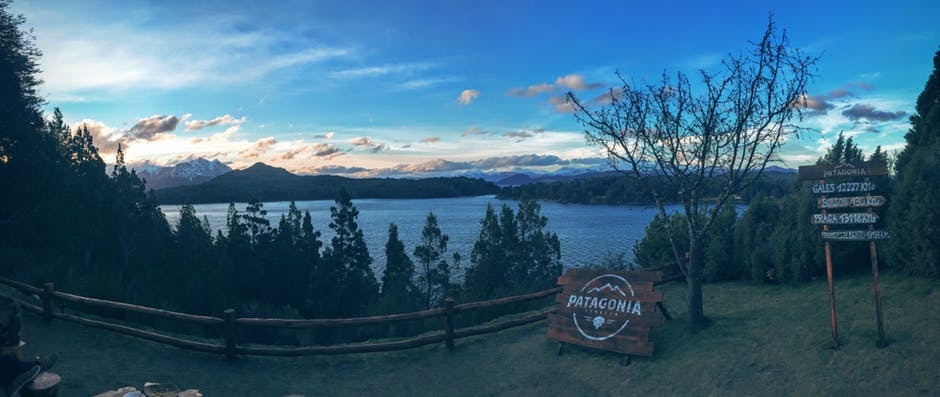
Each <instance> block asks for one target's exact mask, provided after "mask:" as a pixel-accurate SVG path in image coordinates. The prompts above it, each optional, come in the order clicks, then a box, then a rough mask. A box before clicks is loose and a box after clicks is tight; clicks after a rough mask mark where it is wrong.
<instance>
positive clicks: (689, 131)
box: [567, 18, 816, 328]
mask: <svg viewBox="0 0 940 397" xmlns="http://www.w3.org/2000/svg"><path fill="white" fill-rule="evenodd" d="M815 63H816V59H814V58H810V57H807V56H805V55H803V54H802V53H801V52H800V51H798V50H796V49H794V48H792V47H790V45H789V40H788V39H787V35H786V32H778V30H777V28H776V27H775V25H774V23H773V20H772V18H771V20H770V21H769V22H768V25H767V29H766V31H765V33H764V35H763V36H762V37H761V39H760V40H759V41H757V42H755V43H753V47H752V48H751V49H750V50H749V51H746V52H742V53H738V54H730V55H728V56H726V57H725V58H724V60H723V61H722V64H721V68H720V70H718V71H715V72H710V71H705V70H702V71H700V73H699V77H700V82H699V83H696V84H693V83H691V82H690V81H689V77H688V76H687V75H686V74H684V73H681V72H679V73H676V76H675V78H670V77H669V76H668V75H667V74H665V73H664V74H663V78H662V80H661V81H660V82H659V83H656V84H648V83H639V84H631V83H629V82H627V81H626V80H625V79H624V78H623V77H622V76H621V82H622V83H623V85H622V87H621V88H619V89H611V90H610V92H609V94H610V95H609V98H610V102H609V103H608V104H606V105H601V106H599V107H598V108H596V109H593V108H591V107H590V104H588V103H586V102H583V101H581V100H580V99H578V98H577V97H576V96H575V95H574V94H572V93H568V95H567V98H568V100H569V102H570V103H571V104H572V106H573V108H574V110H575V117H576V118H577V120H578V121H579V122H580V123H581V124H582V125H583V126H584V128H585V133H586V138H587V140H588V142H590V143H591V144H593V145H596V146H598V147H600V148H601V149H603V150H604V153H605V154H606V156H607V158H608V160H609V162H610V164H611V166H612V167H614V168H615V169H617V170H622V171H623V172H625V173H627V174H628V175H631V176H633V177H635V178H638V179H640V180H643V179H644V178H646V177H648V176H651V175H652V176H657V177H658V178H660V179H662V180H663V181H665V185H666V186H667V188H668V189H669V191H674V192H677V195H678V201H679V202H680V203H681V204H682V208H683V211H684V212H685V214H686V225H685V227H684V229H685V230H684V231H682V232H681V236H682V237H684V238H685V239H687V240H688V241H689V261H688V262H689V263H688V270H689V271H688V273H689V274H688V277H687V280H688V287H689V302H688V305H689V323H690V325H691V326H692V327H693V328H698V327H700V326H702V325H703V324H704V323H705V314H704V310H703V303H702V267H703V265H704V252H705V247H704V246H703V236H704V234H705V231H706V230H707V229H708V227H709V224H710V223H711V222H712V220H713V219H715V215H716V213H717V212H718V211H720V210H721V208H723V206H724V204H725V203H726V202H728V200H730V199H731V198H732V197H734V195H736V194H738V193H739V192H740V191H741V190H742V189H744V188H745V187H747V186H749V185H751V184H753V183H754V181H755V180H757V179H758V178H759V177H760V176H761V174H762V173H763V171H764V168H765V167H766V166H767V164H769V163H770V162H771V161H773V160H775V154H776V152H777V149H778V148H779V147H780V145H781V144H782V143H783V141H784V139H783V138H784V137H785V136H786V135H788V134H791V133H794V132H796V127H794V126H792V125H791V124H790V121H791V120H792V119H793V117H794V116H795V115H798V114H799V109H800V106H801V105H802V102H801V99H803V98H805V92H806V84H807V81H808V80H809V79H810V77H811V73H810V68H811V67H813V65H814V64H815ZM711 180H718V181H720V183H719V186H720V188H719V190H718V192H717V193H716V194H715V195H714V197H706V196H705V195H704V194H703V193H704V192H705V187H706V186H707V184H708V183H709V181H711ZM647 187H648V188H649V189H650V191H651V192H652V194H653V196H654V198H655V201H656V205H657V207H658V208H659V212H660V214H661V215H663V216H664V217H665V209H664V206H663V205H664V203H663V199H662V194H661V192H660V189H661V188H662V185H661V184H656V185H649V186H647ZM706 199H709V200H708V201H707V203H708V204H717V205H711V206H707V205H706ZM700 214H706V216H704V217H703V216H700ZM677 233H679V232H678V231H671V232H670V240H673V241H674V240H675V239H676V238H679V235H678V234H677ZM674 246H675V245H674ZM673 253H674V256H675V259H676V262H677V263H679V266H682V264H681V262H682V259H681V258H682V256H683V255H681V253H679V252H678V250H675V249H674V252H673Z"/></svg>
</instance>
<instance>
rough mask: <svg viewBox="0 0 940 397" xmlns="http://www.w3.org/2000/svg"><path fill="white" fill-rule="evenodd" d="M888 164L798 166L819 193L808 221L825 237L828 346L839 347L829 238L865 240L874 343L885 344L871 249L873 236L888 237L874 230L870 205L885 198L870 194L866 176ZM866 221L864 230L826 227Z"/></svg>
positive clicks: (875, 262)
mask: <svg viewBox="0 0 940 397" xmlns="http://www.w3.org/2000/svg"><path fill="white" fill-rule="evenodd" d="M887 174H888V167H887V165H885V163H884V162H882V161H868V162H864V163H859V164H836V165H813V166H804V167H800V174H799V175H800V179H810V180H818V181H819V182H818V183H816V184H814V185H813V187H812V191H813V194H818V195H821V196H820V197H819V199H817V200H816V205H817V206H818V207H819V209H820V210H822V213H820V214H813V217H812V219H810V222H812V223H813V224H817V225H823V230H822V233H821V234H820V236H821V237H822V239H823V240H824V241H825V250H826V277H827V278H828V280H829V316H830V322H831V327H832V347H833V348H834V349H838V348H839V331H838V328H837V325H836V302H835V289H834V288H833V283H832V247H831V245H830V242H833V241H836V242H844V241H868V242H869V248H870V251H871V270H872V275H873V276H874V282H875V317H876V321H877V325H878V341H877V343H876V345H877V346H878V347H884V346H886V345H887V341H886V340H885V332H884V321H883V316H882V310H881V285H880V283H879V281H878V252H877V251H876V249H875V240H884V239H888V238H890V234H889V233H888V232H887V231H884V230H876V229H875V228H874V224H875V223H877V222H878V218H879V217H878V215H877V214H875V213H874V210H873V208H875V207H881V206H883V205H884V204H885V203H886V202H887V200H886V199H885V198H884V197H882V196H872V195H871V192H872V191H874V190H875V189H876V188H877V185H876V184H875V183H872V182H871V181H870V180H869V177H872V176H878V175H887ZM859 177H861V178H864V180H862V181H848V182H840V183H827V182H826V179H842V178H859ZM847 193H851V194H858V193H866V194H865V195H864V196H849V197H838V196H837V197H827V195H832V194H847ZM843 208H849V209H858V208H866V209H867V211H866V212H837V213H830V212H829V210H833V209H843ZM860 224H867V225H868V229H867V230H830V229H829V226H830V225H860Z"/></svg>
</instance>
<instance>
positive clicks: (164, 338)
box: [55, 313, 225, 353]
mask: <svg viewBox="0 0 940 397" xmlns="http://www.w3.org/2000/svg"><path fill="white" fill-rule="evenodd" d="M55 318H57V319H62V320H67V321H72V322H76V323H79V324H82V325H87V326H91V327H97V328H102V329H106V330H109V331H113V332H117V333H119V334H125V335H131V336H136V337H138V338H143V339H147V340H151V341H154V342H159V343H163V344H167V345H171V346H176V347H179V348H183V349H188V350H196V351H201V352H207V353H224V352H225V346H220V345H215V344H211V343H204V342H195V341H191V340H186V339H180V338H175V337H172V336H168V335H163V334H158V333H156V332H150V331H144V330H142V329H137V328H133V327H128V326H124V325H118V324H111V323H106V322H104V321H98V320H92V319H88V318H83V317H78V316H73V315H71V314H61V313H55Z"/></svg>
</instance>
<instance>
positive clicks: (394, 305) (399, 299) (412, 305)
mask: <svg viewBox="0 0 940 397" xmlns="http://www.w3.org/2000/svg"><path fill="white" fill-rule="evenodd" d="M414 272H415V265H414V263H413V262H412V261H411V258H409V257H408V254H406V253H405V244H404V243H402V242H401V240H400V239H399V238H398V226H397V225H395V224H394V223H392V224H389V225H388V241H387V242H386V243H385V271H384V272H383V274H382V294H381V297H380V303H381V309H382V312H383V313H403V312H409V311H412V310H414V309H416V308H417V307H418V305H417V301H418V299H417V297H418V291H417V287H415V285H414V283H413V282H412V281H411V279H412V277H413V276H414Z"/></svg>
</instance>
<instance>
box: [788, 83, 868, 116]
mask: <svg viewBox="0 0 940 397" xmlns="http://www.w3.org/2000/svg"><path fill="white" fill-rule="evenodd" d="M856 88H857V89H861V90H864V91H868V90H871V89H872V86H871V84H868V83H848V84H846V85H844V86H842V87H840V88H836V89H834V90H832V91H829V92H828V93H825V94H822V95H809V94H803V95H801V96H800V98H799V99H797V101H796V103H795V104H794V107H799V108H803V109H807V110H809V111H808V112H806V115H807V116H821V115H824V114H827V113H828V112H829V110H831V109H833V108H835V107H836V105H834V104H833V103H832V102H831V100H833V99H841V98H849V97H855V96H856V95H855V93H854V92H852V89H856Z"/></svg>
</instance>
